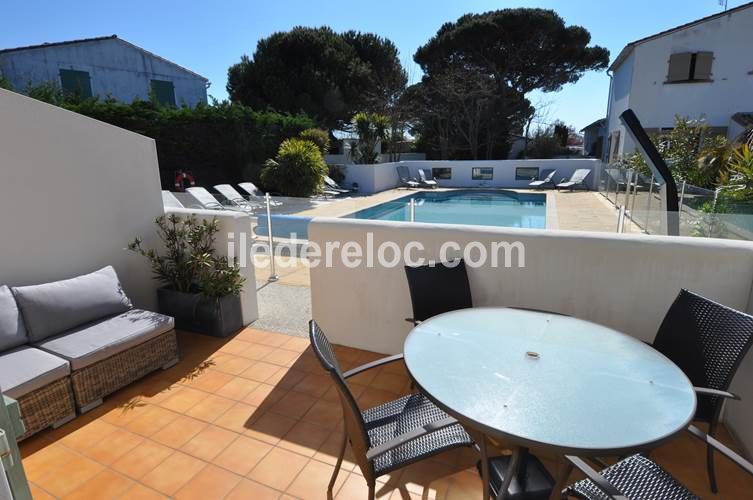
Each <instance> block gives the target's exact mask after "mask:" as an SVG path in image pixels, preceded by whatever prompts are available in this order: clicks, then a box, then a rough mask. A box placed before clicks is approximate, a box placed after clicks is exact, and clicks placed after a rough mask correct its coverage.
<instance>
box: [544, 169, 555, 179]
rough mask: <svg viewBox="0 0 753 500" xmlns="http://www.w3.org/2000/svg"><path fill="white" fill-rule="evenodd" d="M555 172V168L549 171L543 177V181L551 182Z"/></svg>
mask: <svg viewBox="0 0 753 500" xmlns="http://www.w3.org/2000/svg"><path fill="white" fill-rule="evenodd" d="M556 173H557V169H554V170H552V171H551V172H549V175H547V176H546V177H545V178H544V182H551V180H552V178H553V177H554V174H556Z"/></svg>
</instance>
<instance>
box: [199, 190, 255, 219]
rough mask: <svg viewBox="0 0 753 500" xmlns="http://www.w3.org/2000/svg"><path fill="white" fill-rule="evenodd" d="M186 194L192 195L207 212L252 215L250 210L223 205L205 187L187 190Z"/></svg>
mask: <svg viewBox="0 0 753 500" xmlns="http://www.w3.org/2000/svg"><path fill="white" fill-rule="evenodd" d="M186 193H188V194H190V195H191V197H192V198H193V199H194V200H196V202H197V203H198V204H199V205H201V207H202V208H205V209H207V210H233V211H236V212H246V213H250V210H241V209H239V208H238V207H231V206H227V205H223V204H222V203H220V202H219V201H217V198H215V197H214V196H212V193H210V192H209V191H207V190H206V188H203V187H190V188H188V189H186Z"/></svg>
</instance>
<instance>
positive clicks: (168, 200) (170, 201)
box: [162, 190, 183, 208]
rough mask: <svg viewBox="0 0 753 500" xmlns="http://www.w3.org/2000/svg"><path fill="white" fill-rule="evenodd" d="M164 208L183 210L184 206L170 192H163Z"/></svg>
mask: <svg viewBox="0 0 753 500" xmlns="http://www.w3.org/2000/svg"><path fill="white" fill-rule="evenodd" d="M162 206H163V207H164V208H183V204H182V203H181V202H180V200H178V198H176V197H175V195H174V194H173V193H171V192H170V191H164V190H163V191H162Z"/></svg>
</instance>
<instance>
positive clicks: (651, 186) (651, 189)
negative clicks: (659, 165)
mask: <svg viewBox="0 0 753 500" xmlns="http://www.w3.org/2000/svg"><path fill="white" fill-rule="evenodd" d="M653 196H654V174H653V172H652V173H651V182H649V184H648V204H647V206H646V229H645V231H646V234H650V233H651V231H649V228H648V224H649V222H651V198H652V197H653Z"/></svg>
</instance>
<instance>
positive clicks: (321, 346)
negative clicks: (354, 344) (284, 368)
mask: <svg viewBox="0 0 753 500" xmlns="http://www.w3.org/2000/svg"><path fill="white" fill-rule="evenodd" d="M309 339H310V340H311V348H312V350H313V351H314V354H315V355H316V357H317V358H318V359H319V362H320V363H321V364H322V367H323V368H324V369H325V370H326V371H327V372H328V373H329V375H330V376H331V377H332V380H333V381H334V382H335V388H336V389H337V393H338V395H339V396H340V403H341V404H342V409H343V418H344V420H345V432H346V433H347V436H348V441H349V442H350V446H351V448H352V450H353V455H354V456H355V460H356V463H358V466H359V467H360V468H361V471H362V472H363V474H364V476H366V477H370V476H373V474H374V469H373V466H372V465H371V463H370V462H369V461H368V460H367V459H366V452H367V451H368V450H369V448H370V447H371V441H370V440H369V435H368V433H367V432H366V423H365V422H364V420H363V416H362V415H361V410H360V409H359V408H358V404H357V403H356V400H355V398H354V397H353V393H351V392H350V389H349V388H348V385H347V384H346V383H345V379H344V378H343V374H342V371H341V370H340V364H339V363H338V362H337V357H335V350H334V349H333V348H332V344H330V343H329V340H328V339H327V336H326V335H325V334H324V332H323V331H322V329H321V328H319V325H317V324H316V321H314V320H313V319H312V320H311V321H309Z"/></svg>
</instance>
